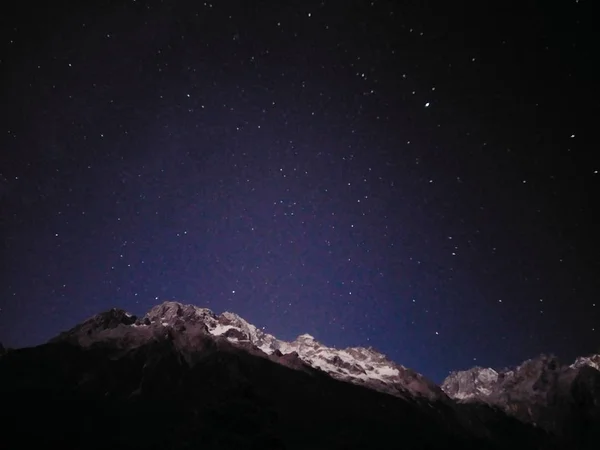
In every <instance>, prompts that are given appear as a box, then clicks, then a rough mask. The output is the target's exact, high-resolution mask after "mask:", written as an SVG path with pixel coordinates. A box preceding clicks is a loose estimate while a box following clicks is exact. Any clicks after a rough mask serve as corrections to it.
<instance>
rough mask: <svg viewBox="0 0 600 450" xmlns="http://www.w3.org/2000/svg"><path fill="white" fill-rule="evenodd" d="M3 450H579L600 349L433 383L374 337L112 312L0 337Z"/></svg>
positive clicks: (193, 313)
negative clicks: (341, 341)
mask: <svg viewBox="0 0 600 450" xmlns="http://www.w3.org/2000/svg"><path fill="white" fill-rule="evenodd" d="M0 398H2V399H3V400H2V402H1V407H0V410H1V411H2V415H1V416H0V420H1V421H2V424H3V431H2V433H1V434H0V440H1V441H3V444H2V445H0V447H2V448H25V447H28V448H29V447H31V448H33V446H39V445H53V446H55V447H56V448H61V449H75V448H82V447H86V448H93V449H95V448H98V449H99V448H113V449H114V448H128V449H131V448H139V449H154V448H156V449H158V448H161V449H165V448H169V449H192V448H194V449H225V448H249V449H379V448H381V449H394V448H398V449H400V448H402V449H406V448H415V449H444V448H473V449H508V448H515V447H516V448H528V449H565V450H566V449H592V448H594V449H595V448H597V446H598V442H600V355H590V356H587V357H581V358H578V359H577V360H576V361H575V362H574V363H572V364H570V365H561V364H560V363H559V361H558V360H557V358H556V357H554V356H551V355H541V356H539V357H536V358H533V359H531V360H528V361H525V362H524V363H522V364H521V365H519V366H517V367H514V368H507V369H503V370H494V369H491V368H483V367H474V368H472V369H469V370H466V371H460V372H453V373H451V374H450V375H449V376H448V378H446V380H444V382H443V383H442V384H441V386H438V385H437V384H435V383H434V382H432V381H430V380H428V379H427V378H426V377H424V376H423V375H421V374H419V373H417V372H415V371H414V370H411V369H409V368H407V367H404V366H402V365H400V364H397V363H395V362H393V361H391V360H390V359H388V358H387V357H386V356H385V355H383V354H381V353H379V352H378V351H377V350H375V349H373V348H371V347H352V348H345V349H336V348H332V347H327V346H326V345H323V344H322V343H319V342H318V341H316V340H315V339H314V338H313V337H312V336H310V335H308V334H303V335H300V336H298V337H297V338H296V339H295V340H294V341H292V342H286V341H282V340H279V339H277V338H276V337H275V336H272V335H271V334H268V333H265V332H263V331H262V330H260V329H259V328H257V327H256V326H254V325H252V324H250V323H248V322H247V321H246V320H244V319H243V318H242V317H240V316H238V315H237V314H234V313H231V312H224V313H222V314H219V315H217V314H215V313H213V312H212V311H211V310H209V309H206V308H199V307H197V306H194V305H185V304H182V303H179V302H164V303H162V304H160V305H157V306H155V307H153V308H152V309H150V311H148V312H147V313H146V314H145V315H144V316H143V317H140V318H138V317H136V316H134V315H132V314H129V313H127V312H126V311H124V310H121V309H116V308H114V309H111V310H109V311H106V312H103V313H100V314H97V315H95V316H93V317H91V318H89V319H88V320H85V321H84V322H82V323H80V324H78V325H76V326H75V327H74V328H72V329H71V330H68V331H65V332H63V333H61V334H59V335H58V336H56V337H55V338H53V339H51V340H50V341H49V342H48V343H46V344H43V345H40V346H37V347H32V348H22V349H5V348H4V347H2V346H1V345H0Z"/></svg>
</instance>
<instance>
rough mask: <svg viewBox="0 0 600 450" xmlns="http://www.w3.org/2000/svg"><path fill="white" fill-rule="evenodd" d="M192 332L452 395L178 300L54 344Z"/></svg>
mask: <svg viewBox="0 0 600 450" xmlns="http://www.w3.org/2000/svg"><path fill="white" fill-rule="evenodd" d="M192 330H194V332H196V333H200V334H202V333H204V334H205V335H208V336H211V337H214V338H216V339H219V338H221V339H226V340H227V341H228V342H230V343H232V344H233V345H236V346H239V347H241V348H245V349H248V348H252V349H254V350H255V351H256V350H260V351H261V352H263V353H264V355H265V356H273V357H274V358H272V359H274V360H278V359H279V358H281V357H283V356H284V355H288V354H294V353H295V354H297V357H298V358H299V359H300V360H301V361H302V362H303V363H305V364H306V365H307V366H310V367H312V368H314V369H316V370H320V371H323V372H324V373H326V374H328V375H329V376H331V377H333V378H336V379H338V380H343V381H348V382H351V383H355V384H359V385H364V386H367V387H369V388H371V389H375V390H378V391H382V392H386V393H389V394H392V395H396V396H399V397H405V398H407V397H412V396H414V395H419V396H423V397H426V398H428V399H430V400H439V399H441V398H442V397H445V396H446V395H445V394H444V393H443V391H442V390H441V389H440V387H439V386H437V385H436V384H435V383H433V382H432V381H430V380H428V379H426V378H425V377H424V376H422V375H420V374H419V373H417V372H415V371H413V370H411V369H408V368H406V367H404V366H401V365H399V364H396V363H394V362H393V361H391V360H389V359H387V358H386V357H385V355H383V354H381V353H379V352H377V351H375V350H374V349H372V348H363V347H351V348H346V349H335V348H331V347H327V346H325V345H323V344H321V343H320V342H318V341H317V340H315V338H314V337H313V336H311V335H310V334H301V335H300V336H298V337H297V338H296V339H295V340H294V341H292V342H286V341H282V340H279V339H277V338H276V337H275V336H273V335H271V334H268V333H265V332H263V331H261V330H260V329H258V328H257V327H256V326H254V325H252V324H250V323H248V322H247V321H246V320H244V319H243V318H241V317H240V316H238V315H237V314H234V313H232V312H224V313H222V314H219V315H216V314H214V313H213V312H212V311H211V310H210V309H206V308H199V307H197V306H194V305H185V304H182V303H179V302H174V301H168V302H164V303H162V304H160V305H157V306H155V307H153V308H152V309H150V311H148V312H147V313H146V315H144V316H143V317H142V318H139V319H138V318H137V317H135V316H133V315H131V314H129V313H127V312H126V311H123V310H120V309H111V310H110V311H107V312H104V313H101V314H98V315H95V316H93V317H91V318H89V319H87V320H86V321H84V322H83V323H81V324H79V325H77V326H76V327H74V328H73V329H71V330H69V331H67V332H65V333H62V334H60V335H59V336H58V337H56V338H54V339H53V340H52V341H51V342H70V343H75V344H78V345H81V346H83V347H87V346H91V345H94V344H99V343H112V344H114V345H118V346H126V347H129V348H131V347H133V346H138V345H142V344H144V343H147V342H148V341H149V340H151V339H155V338H156V337H158V336H161V335H168V334H169V333H171V334H172V333H180V334H181V333H184V332H185V334H186V335H189V334H190V333H191V332H192ZM182 335H183V334H182Z"/></svg>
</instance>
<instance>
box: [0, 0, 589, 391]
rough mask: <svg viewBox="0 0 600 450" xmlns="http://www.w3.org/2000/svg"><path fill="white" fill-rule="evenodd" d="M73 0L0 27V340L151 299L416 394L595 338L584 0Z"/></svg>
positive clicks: (562, 352) (567, 351) (22, 339)
mask: <svg viewBox="0 0 600 450" xmlns="http://www.w3.org/2000/svg"><path fill="white" fill-rule="evenodd" d="M72 3H73V4H72V5H71V4H69V3H68V2H67V3H65V4H64V5H55V4H53V5H52V7H48V8H49V9H48V10H47V11H37V12H36V13H35V14H33V13H31V12H30V11H29V10H27V9H25V7H24V6H19V7H18V8H21V10H19V9H18V8H17V10H16V12H14V13H9V14H8V15H6V16H5V15H3V17H2V19H0V20H1V27H0V29H1V30H2V31H1V33H2V36H1V39H2V40H1V43H0V51H1V54H0V60H1V61H0V72H1V73H2V89H1V91H0V119H1V127H2V130H1V133H0V232H1V238H2V259H1V261H2V266H1V272H0V274H1V277H2V279H1V284H0V341H1V342H3V343H4V344H5V345H6V346H12V347H20V346H30V345H36V344H40V343H42V342H44V341H46V340H47V339H49V338H50V337H52V336H54V335H56V334H57V333H58V332H60V331H62V330H64V329H66V328H69V327H71V326H73V325H74V324H76V323H77V322H79V321H81V320H83V319H85V318H87V317H88V316H90V315H92V314H95V313H97V312H100V311H103V310H106V309H109V308H111V307H121V308H124V309H127V310H129V311H131V312H133V313H136V314H143V313H144V312H145V311H147V310H148V309H149V308H150V307H151V306H153V305H154V304H157V303H159V302H162V301H164V300H171V299H174V300H179V301H182V302H185V303H193V304H196V305H198V306H203V307H208V308H211V309H213V310H214V311H215V312H217V313H219V312H222V311H225V310H229V311H233V312H236V313H238V314H240V315H241V316H242V317H244V318H246V319H247V320H249V321H250V322H252V323H254V324H255V325H257V326H259V327H265V330H266V331H268V332H270V333H272V334H274V335H276V336H277V337H279V338H282V339H286V340H291V339H294V338H295V337H296V336H297V335H298V334H301V333H304V332H308V333H310V334H312V335H314V336H315V337H316V338H317V339H318V340H320V341H322V342H323V343H325V344H327V345H330V346H338V347H345V346H356V345H365V346H366V345H372V346H373V347H375V348H377V349H379V350H380V351H382V352H384V353H385V354H387V355H388V356H389V357H391V358H392V359H394V360H395V361H397V362H398V363H401V364H404V365H406V366H408V367H411V368H414V369H415V370H417V371H419V372H421V373H423V374H425V375H426V376H429V377H431V378H433V379H434V380H436V381H441V380H442V379H443V378H444V376H445V375H446V374H447V373H448V371H450V370H456V369H463V368H467V367H470V366H472V365H475V364H478V365H485V366H494V367H502V366H505V365H514V364H517V363H519V362H521V361H522V360H524V359H527V358H530V357H533V356H535V355H537V354H539V353H541V352H547V353H555V354H558V356H560V357H562V358H564V359H565V362H566V361H568V360H569V359H571V358H573V357H574V356H575V355H581V354H586V353H590V352H593V351H598V349H599V348H600V342H599V334H600V325H598V321H599V319H600V313H599V311H600V307H596V303H595V302H597V301H598V292H599V287H600V286H599V282H598V278H597V274H598V270H599V269H600V267H599V264H598V261H597V255H596V251H597V249H598V248H599V244H600V242H599V240H598V236H597V231H596V228H597V225H598V222H597V220H595V219H594V217H595V214H596V211H595V210H596V209H597V201H596V198H595V197H594V196H592V192H593V191H594V190H595V189H598V184H599V183H600V175H599V174H598V170H599V169H600V165H594V163H595V160H596V158H595V156H594V155H593V151H592V149H593V148H595V147H594V143H593V140H592V118H593V117H598V108H597V106H596V104H595V102H594V101H593V98H592V92H593V89H592V86H593V83H592V80H595V79H597V75H598V74H597V71H596V72H594V70H595V69H594V68H593V66H594V64H593V61H594V60H595V57H594V55H595V53H593V52H592V42H594V41H595V39H594V36H593V32H592V21H591V17H592V14H591V11H590V8H591V2H590V1H580V2H576V1H564V2H555V3H556V5H552V6H549V5H547V4H546V3H547V2H541V1H540V2H531V1H526V2H514V3H513V2H510V1H508V2H507V1H503V2H483V3H485V5H482V4H481V3H482V2H468V3H467V2H458V3H456V2H452V5H450V4H448V2H427V3H426V4H425V2H424V3H423V6H415V5H414V4H412V2H391V1H373V2H369V1H366V2H360V1H357V2H342V1H337V2H336V1H333V2H330V1H323V2H313V1H306V2H276V1H272V2H271V1H261V2H242V1H223V2H214V3H213V4H211V3H209V2H206V3H204V2H191V1H175V2H165V3H163V2H156V1H149V2H142V1H129V2H117V1H114V2H108V3H106V2H105V3H104V6H102V7H96V6H93V5H92V6H89V5H88V6H83V5H82V4H80V3H75V2H72ZM92 3H94V2H92ZM98 3H99V2H98ZM399 3H407V4H406V5H403V6H399V5H398V4H399ZM437 3H439V4H437ZM292 5H294V6H292ZM39 15H44V16H45V17H47V20H46V21H45V24H44V25H42V26H40V24H39V22H40V21H39Z"/></svg>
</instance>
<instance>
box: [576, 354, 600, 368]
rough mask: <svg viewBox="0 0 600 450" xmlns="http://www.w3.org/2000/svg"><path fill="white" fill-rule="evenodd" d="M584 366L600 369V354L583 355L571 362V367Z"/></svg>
mask: <svg viewBox="0 0 600 450" xmlns="http://www.w3.org/2000/svg"><path fill="white" fill-rule="evenodd" d="M583 366H589V367H592V368H594V369H596V370H600V355H590V356H581V357H579V358H577V359H576V360H575V362H574V363H573V364H571V366H570V367H571V368H573V369H580V368H581V367H583Z"/></svg>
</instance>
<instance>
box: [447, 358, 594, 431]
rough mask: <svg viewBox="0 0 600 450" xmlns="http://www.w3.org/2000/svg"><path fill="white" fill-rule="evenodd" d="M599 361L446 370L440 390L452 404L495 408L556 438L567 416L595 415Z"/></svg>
mask: <svg viewBox="0 0 600 450" xmlns="http://www.w3.org/2000/svg"><path fill="white" fill-rule="evenodd" d="M599 363H600V355H591V356H588V357H582V358H577V360H576V361H575V362H574V363H573V364H571V365H561V364H560V363H559V361H558V359H557V358H556V357H555V356H552V355H549V356H548V355H540V356H538V357H536V358H532V359H529V360H527V361H525V362H523V363H522V364H520V365H519V366H517V367H515V368H512V369H504V370H500V371H495V370H494V369H490V368H483V367H473V368H471V369H468V370H463V371H459V372H452V373H451V374H450V375H449V376H448V377H447V378H446V379H445V380H444V382H443V383H442V389H443V390H444V392H445V393H446V394H447V395H448V396H449V397H450V398H452V399H454V400H458V401H460V402H463V403H483V404H487V405H491V406H494V407H499V408H500V409H502V410H503V411H504V412H506V413H507V414H509V415H512V416H514V417H516V418H518V419H519V420H521V421H523V422H527V423H532V424H536V425H538V426H540V427H542V428H544V429H546V430H547V431H551V432H555V433H559V434H560V433H562V432H565V430H566V429H568V427H569V426H571V425H570V424H569V423H568V420H571V419H570V418H572V417H575V416H578V417H579V416H581V417H587V418H586V420H588V419H589V420H592V419H591V418H593V417H600V371H599V370H598V367H599ZM593 420H596V419H593Z"/></svg>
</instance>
